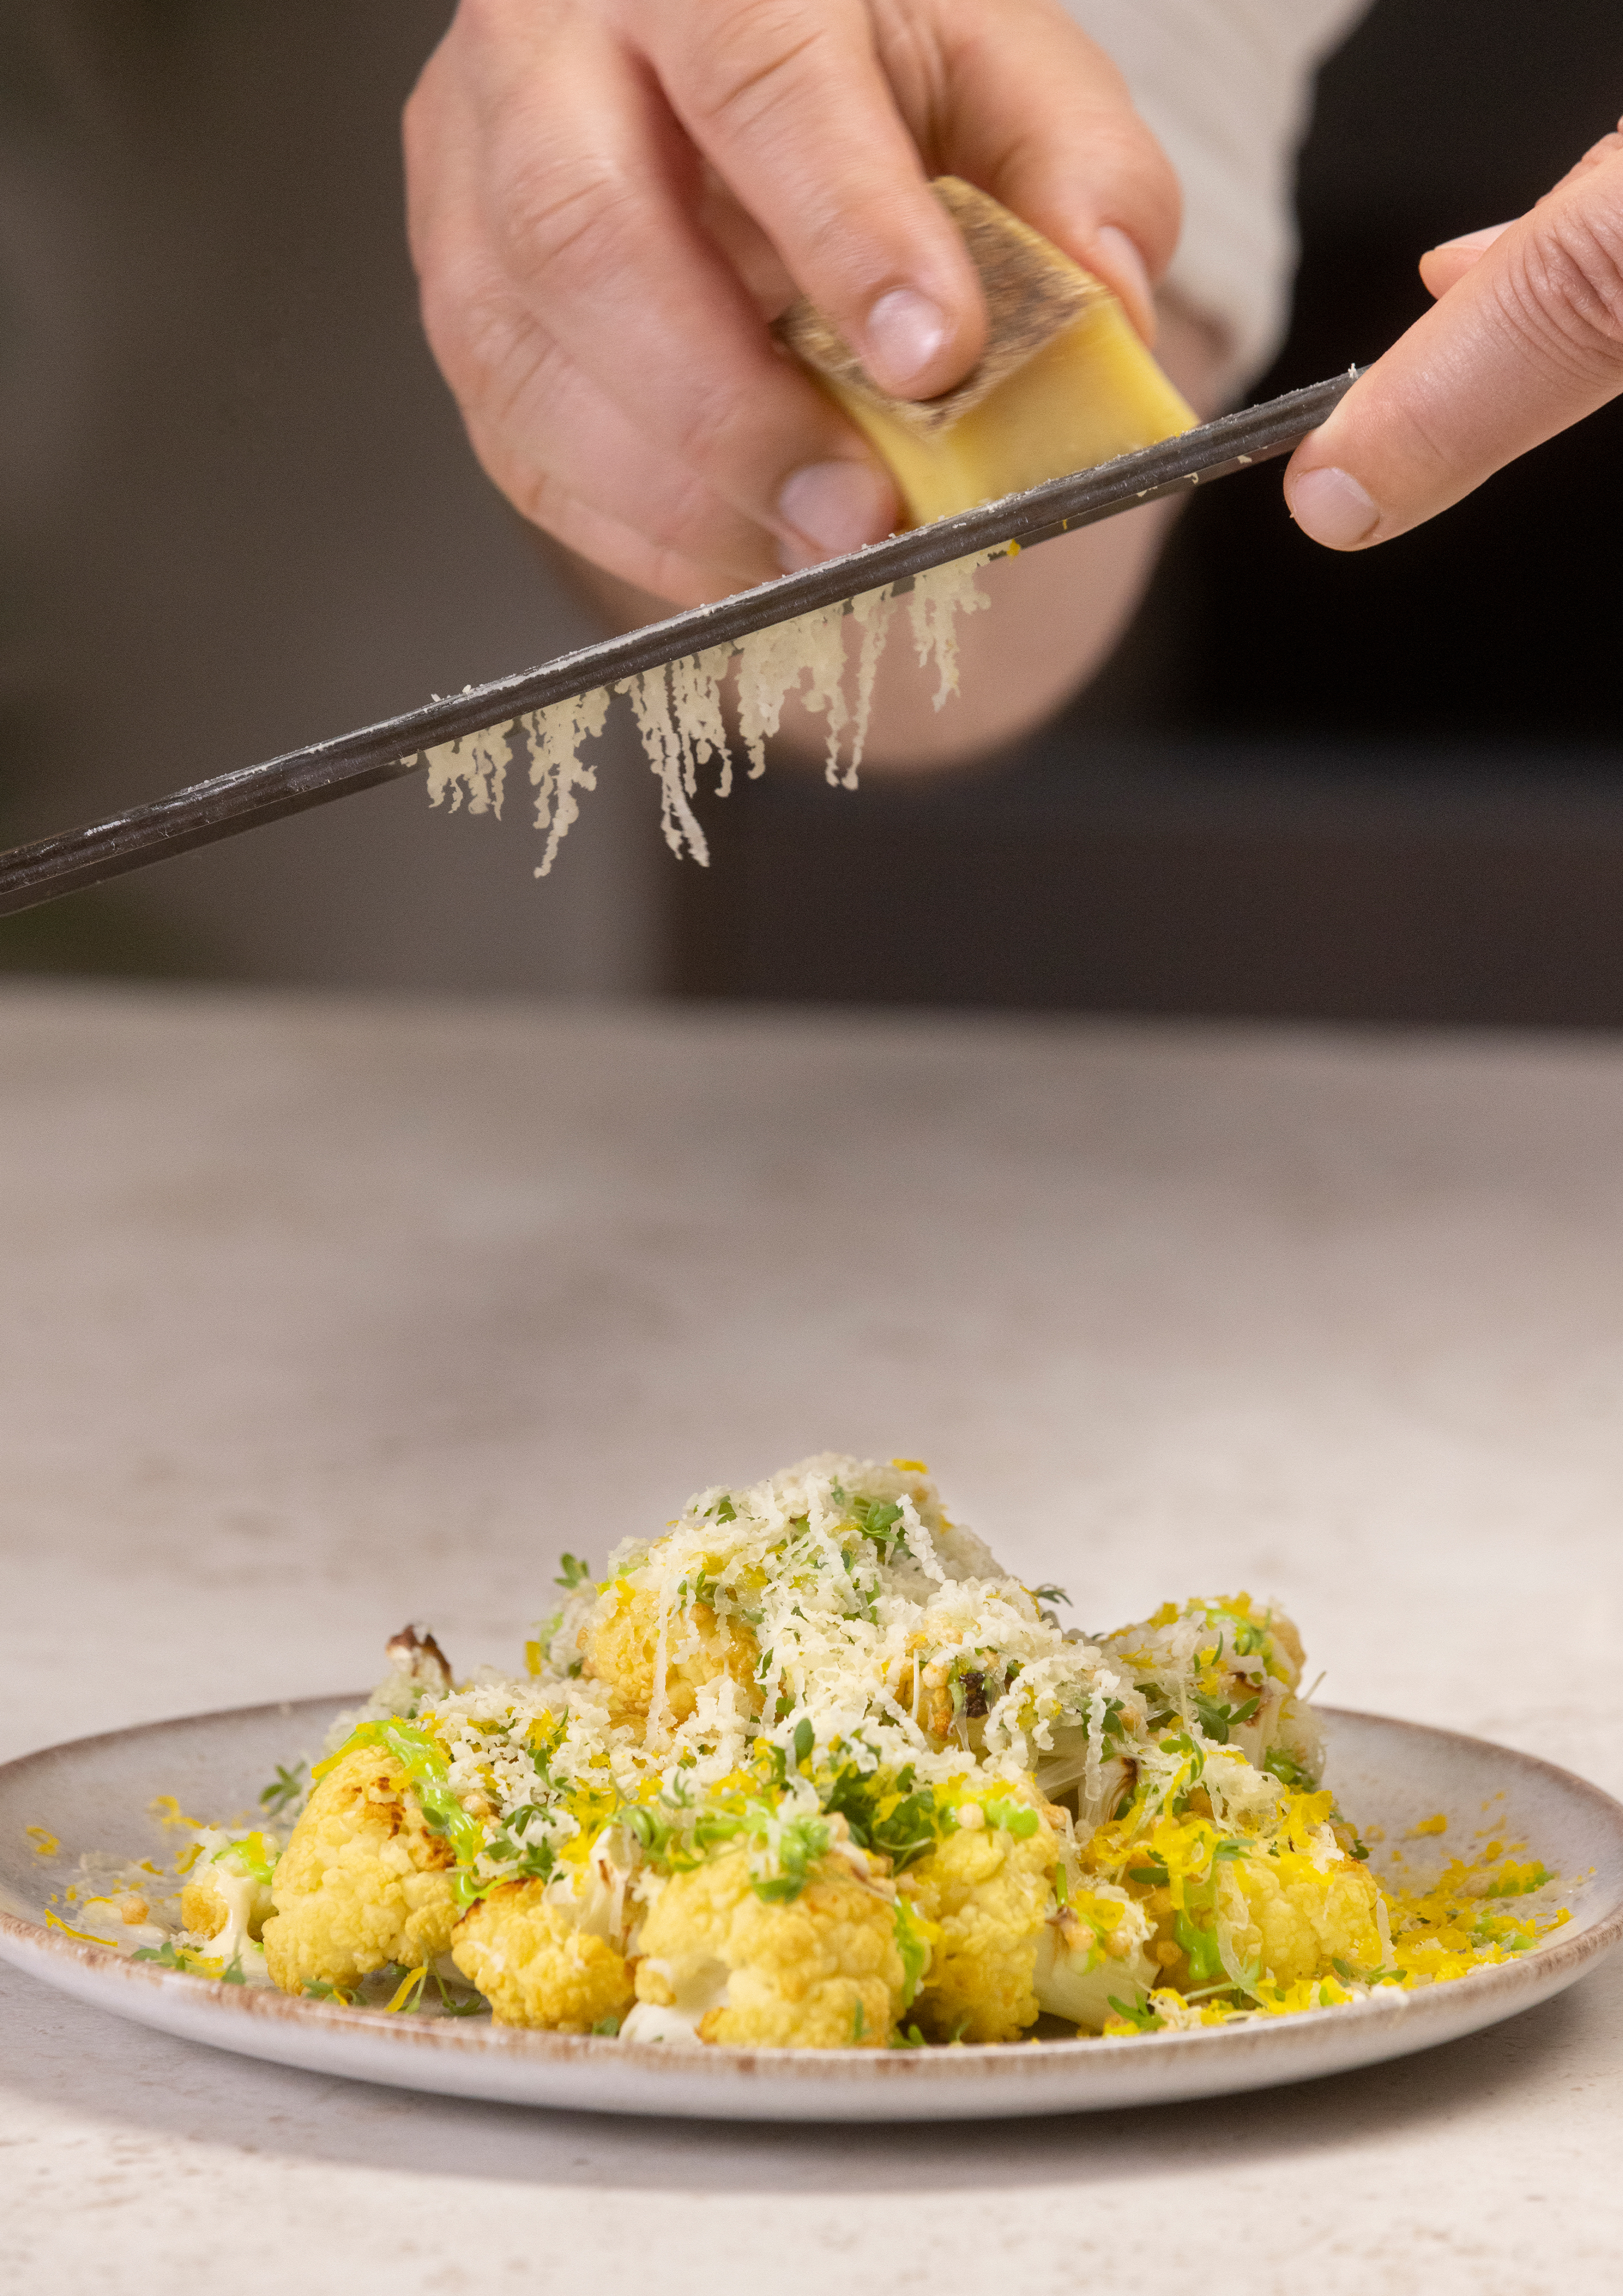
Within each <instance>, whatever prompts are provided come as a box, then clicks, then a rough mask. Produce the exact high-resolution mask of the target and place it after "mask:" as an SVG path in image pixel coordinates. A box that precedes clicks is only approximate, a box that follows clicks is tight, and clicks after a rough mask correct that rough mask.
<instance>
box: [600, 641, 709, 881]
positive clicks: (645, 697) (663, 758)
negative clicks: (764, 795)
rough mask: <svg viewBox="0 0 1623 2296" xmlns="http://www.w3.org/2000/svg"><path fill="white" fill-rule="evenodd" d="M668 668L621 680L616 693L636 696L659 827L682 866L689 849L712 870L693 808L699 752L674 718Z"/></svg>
mask: <svg viewBox="0 0 1623 2296" xmlns="http://www.w3.org/2000/svg"><path fill="white" fill-rule="evenodd" d="M669 668H670V665H669V664H668V663H667V662H660V664H659V665H658V666H657V668H653V669H645V670H643V672H642V673H641V674H640V675H639V676H636V677H627V678H622V679H621V681H620V683H619V685H617V686H616V687H615V689H614V690H615V692H616V693H628V694H629V695H630V696H631V709H632V714H633V716H634V717H635V719H636V729H637V732H638V733H639V734H641V736H642V741H643V754H644V755H645V757H646V758H647V759H648V762H649V765H650V766H651V767H652V769H653V771H654V773H655V774H656V775H658V776H659V782H660V829H661V830H662V831H663V832H664V836H665V842H666V843H667V845H668V846H669V848H670V849H671V851H672V852H673V853H674V854H675V855H676V858H677V860H678V861H679V860H680V859H681V858H682V849H683V847H684V845H685V846H686V848H687V849H688V851H689V852H690V853H691V854H692V855H693V858H694V860H695V861H697V862H698V864H699V865H700V867H701V869H708V868H709V865H710V849H709V844H708V843H707V842H706V840H705V834H704V832H703V830H702V829H701V827H700V826H699V816H698V815H697V814H696V813H695V812H694V811H693V807H692V806H691V805H690V804H689V802H688V799H690V798H693V797H696V796H697V795H698V794H699V780H698V774H697V771H696V769H695V761H694V751H693V748H692V747H691V746H690V745H689V743H688V742H684V738H683V734H682V732H681V730H680V729H679V728H678V726H677V725H676V720H675V719H674V718H673V717H672V716H671V696H670V683H669Z"/></svg>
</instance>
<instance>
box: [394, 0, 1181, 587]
mask: <svg viewBox="0 0 1623 2296" xmlns="http://www.w3.org/2000/svg"><path fill="white" fill-rule="evenodd" d="M406 161H407V179H408V190H409V198H410V220H411V233H412V245H413V252H414V258H415V261H416V264H417V267H418V271H419V275H420V277H421V281H422V304H423V315H424V320H425V324H426V326H427V329H428V333H429V338H430V343H431V344H432V346H433V348H434V351H435V354H436V356H437V357H438V358H439V363H440V365H441V366H442V367H443V369H444V370H445V373H446V375H447V379H448V381H450V384H451V387H452V389H453V390H454V391H455V394H456V397H457V398H458V400H459V402H460V404H461V406H462V410H463V415H464V418H465V420H466V422H467V425H468V429H469V432H470V435H471V439H472V441H473V445H474V447H475V449H476V451H477V452H478V454H479V455H480V460H481V462H482V463H484V465H485V468H486V470H487V471H488V472H489V474H490V476H491V477H492V478H493V479H494V480H496V484H497V485H498V486H500V487H501V488H503V490H504V492H505V493H506V494H507V495H508V496H509V497H510V498H511V499H512V502H513V503H514V504H516V505H517V507H518V508H519V509H520V510H521V512H523V513H524V515H525V516H526V517H528V518H529V519H531V520H533V521H535V522H536V523H537V525H538V526H541V527H543V528H544V529H546V530H547V531H548V532H549V533H551V534H552V535H553V536H555V537H557V538H559V539H560V540H561V541H562V542H564V543H566V544H567V545H570V547H571V548H573V549H574V550H576V551H578V552H579V553H581V554H582V555H583V556H584V557H586V559H587V560H589V561H591V562H593V563H594V565H596V566H597V567H600V568H602V569H603V570H606V571H607V572H608V573H609V574H611V575H612V576H615V577H617V578H619V579H620V580H622V581H624V582H627V583H630V584H633V585H635V586H639V587H641V588H642V589H643V590H645V591H648V592H652V593H653V594H655V595H656V596H657V597H659V598H661V599H669V600H674V601H676V602H678V603H696V602H698V601H700V600H702V599H705V598H709V597H715V596H718V595H721V594H725V593H726V592H727V591H729V590H732V589H735V588H737V587H740V586H742V585H744V584H747V583H751V582H756V581H760V580H763V579H766V578H768V577H769V576H771V575H772V574H775V573H776V572H779V571H781V570H783V568H784V567H793V566H798V565H802V564H806V563H808V562H811V561H813V560H815V559H816V558H818V557H822V556H825V555H829V554H832V553H835V552H838V551H841V550H847V549H851V548H854V547H856V546H857V545H860V544H862V543H864V542H868V541H873V540H876V539H878V538H879V537H881V536H882V535H884V534H885V533H887V532H888V531H889V530H890V529H892V528H893V527H894V526H896V525H897V524H898V523H899V522H900V521H901V520H902V518H903V516H904V509H903V504H902V503H901V501H900V500H899V499H898V492H897V489H896V487H895V485H894V484H893V482H892V480H891V479H890V477H889V474H888V472H887V471H886V470H885V468H884V466H883V465H882V463H881V462H880V461H879V460H878V459H877V458H876V457H875V455H873V452H872V451H871V449H870V447H868V445H867V444H866V443H865V439H863V437H862V435H861V434H860V432H859V431H858V430H857V429H855V428H854V427H853V426H852V424H851V423H850V422H848V421H847V420H846V419H845V417H844V415H843V414H841V412H840V409H839V408H838V406H836V405H835V404H834V403H833V402H832V400H831V398H829V397H827V396H825V395H824V392H823V391H822V390H820V389H818V388H817V387H816V384H815V383H814V382H813V381H811V380H810V378H809V377H808V376H807V374H805V373H802V372H799V371H798V370H797V368H796V367H795V366H794V365H792V364H791V362H789V361H788V360H787V359H785V358H784V357H783V355H782V353H781V351H780V350H779V349H778V348H777V347H776V346H775V343H774V341H773V339H772V335H771V332H770V323H771V322H772V321H773V320H774V319H775V318H776V317H777V316H779V315H780V314H781V313H783V311H784V310H785V309H786V308H787V307H789V306H790V305H791V303H792V302H793V301H794V299H795V297H796V294H797V291H799V293H800V294H801V295H803V296H804V297H805V298H806V299H807V300H808V301H809V302H810V303H811V304H813V305H815V306H816V308H817V309H818V310H819V311H820V312H822V313H823V314H824V315H826V316H827V318H828V320H829V321H830V322H831V323H832V325H833V327H834V328H835V329H836V330H837V331H838V332H839V334H840V336H841V337H842V338H843V339H844V340H845V342H846V343H847V344H848V346H849V347H850V348H851V349H852V350H853V351H854V352H855V354H856V355H857V357H858V359H859V360H860V362H861V365H862V367H863V369H864V371H865V373H866V375H867V377H868V378H869V379H870V380H871V381H872V382H873V384H875V385H877V386H878V387H879V389H881V390H882V391H885V392H889V393H891V394H893V395H895V396H897V397H899V398H904V399H924V398H933V397H936V396H937V395H938V394H939V393H942V392H944V391H947V390H948V389H951V388H952V387H953V386H954V385H955V384H958V383H959V382H961V381H963V378H964V377H965V376H966V375H967V374H968V373H970V371H971V368H973V367H974V365H975V364H976V362H977V360H978V358H979V357H980V354H981V351H982V348H983V347H984V342H985V334H986V325H987V315H986V309H985V304H984V300H983V298H982V295H981V292H980V285H979V283H978V280H977V276H976V272H975V269H974V266H972V265H971V261H970V259H969V256H968V254H967V252H966V250H965V247H964V243H963V238H962V237H961V236H960V234H959V232H958V231H957V229H956V228H955V225H954V223H953V222H952V220H951V219H950V217H949V216H948V215H947V212H946V211H945V210H944V209H943V207H942V205H941V204H940V202H939V201H938V200H937V199H936V198H935V197H934V196H933V195H932V193H931V192H930V183H929V178H930V176H934V175H937V174H939V173H943V172H950V173H952V174H955V175H961V176H965V177H967V178H969V179H970V180H971V181H972V182H973V183H975V184H979V185H980V186H982V187H983V188H985V189H987V190H989V191H990V192H992V193H995V194H996V197H997V198H998V199H999V200H1001V201H1003V202H1004V205H1005V206H1006V207H1008V208H1010V209H1012V210H1013V212H1014V213H1015V214H1016V215H1017V216H1019V217H1021V218H1022V219H1023V220H1024V221H1025V222H1026V223H1028V224H1029V225H1032V226H1034V227H1035V228H1036V229H1037V231H1039V232H1041V233H1042V234H1044V235H1045V237H1046V238H1047V239H1049V240H1051V241H1052V242H1054V244H1055V245H1056V246H1057V247H1058V248H1059V249H1060V250H1062V253H1063V254H1065V255H1066V256H1068V257H1070V258H1071V259H1072V260H1073V261H1074V262H1075V263H1078V264H1080V265H1081V266H1084V267H1085V268H1086V270H1087V271H1088V272H1090V273H1092V274H1094V275H1095V276H1096V277H1097V278H1098V279H1100V280H1102V281H1103V282H1104V283H1105V284H1106V285H1107V286H1108V287H1110V288H1111V289H1112V290H1113V291H1114V292H1115V293H1116V295H1117V296H1119V298H1120V300H1121V303H1122V304H1123V305H1124V306H1125V307H1126V309H1127V313H1128V315H1129V316H1130V317H1131V319H1132V321H1133V324H1134V325H1135V326H1136V327H1137V328H1138V329H1139V330H1140V331H1141V332H1143V333H1144V334H1146V335H1147V334H1148V332H1150V329H1151V327H1152V309H1151V304H1150V287H1149V283H1150V281H1151V279H1152V278H1153V277H1154V276H1155V275H1157V274H1158V273H1159V272H1160V270H1161V269H1162V268H1164V266H1165V265H1166V263H1167V262H1168V260H1169V258H1170V256H1171V253H1172V249H1173V244H1174V242H1175V240H1176V232H1177V221H1178V196H1177V190H1176V183H1175V181H1174V178H1173V176H1172V175H1171V171H1170V169H1169V168H1168V166H1167V163H1166V161H1165V160H1164V159H1163V158H1162V157H1161V155H1160V151H1159V148H1158V147H1157V146H1156V144H1155V143H1154V141H1153V139H1152V137H1151V135H1150V134H1149V131H1148V130H1147V129H1146V128H1145V127H1144V126H1143V123H1142V121H1140V120H1139V119H1138V118H1137V116H1136V114H1135V111H1133V109H1132V106H1131V103H1130V102H1129V100H1128V98H1127V91H1126V88H1125V86H1124V85H1123V83H1122V81H1121V79H1120V77H1119V74H1118V73H1117V72H1116V70H1115V69H1114V67H1113V66H1112V65H1111V62H1110V61H1109V60H1108V59H1107V58H1106V57H1105V56H1104V55H1103V54H1102V53H1101V52H1100V51H1099V50H1098V49H1097V48H1096V47H1094V45H1093V44H1092V43H1091V42H1090V41H1089V40H1088V39H1087V38H1086V37H1085V36H1084V35H1083V34H1082V33H1081V32H1080V31H1079V30H1078V29H1077V28H1076V26H1075V25H1074V24H1073V23H1072V22H1071V21H1070V19H1069V18H1068V17H1067V16H1066V15H1065V14H1064V13H1063V12H1062V10H1061V9H1060V7H1059V6H1058V5H1057V4H1056V0H777V4H775V5H773V6H771V7H766V6H763V5H760V4H758V0H546V4H545V5H537V4H536V0H462V5H461V6H460V7H459V9H458V12H457V14H456V16H455V21H453V23H452V25H451V28H450V30H449V31H448V33H447V37H446V38H445V40H444V41H443V43H442V44H441V45H440V47H439V50H438V51H437V52H436V53H435V55H434V56H433V58H432V59H431V60H430V63H429V66H428V68H427V70H425V72H424V74H423V77H422V81H421V83H420V85H419V86H418V88H417V90H416V92H415V94H414V96H413V98H412V101H411V103H410V105H409V106H408V108H407V113H406Z"/></svg>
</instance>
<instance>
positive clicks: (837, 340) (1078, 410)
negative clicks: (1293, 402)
mask: <svg viewBox="0 0 1623 2296" xmlns="http://www.w3.org/2000/svg"><path fill="white" fill-rule="evenodd" d="M931 189H932V190H933V191H934V193H935V194H936V196H937V198H938V199H939V201H941V204H942V206H943V207H945V208H946V209H947V213H948V214H949V215H950V216H951V217H953V219H954V221H955V223H956V224H957V225H958V228H959V229H960V231H962V233H963V238H964V243H965V245H966V246H967V247H968V249H969V251H970V257H971V261H972V262H973V264H974V266H975V268H976V270H977V271H978V272H979V274H980V283H981V287H982V289H983V291H984V292H985V295H986V300H987V312H988V332H987V346H986V350H985V353H984V355H983V356H982V357H981V359H980V363H979V365H977V366H976V367H975V368H974V369H973V371H972V372H971V373H970V374H968V375H966V376H965V378H964V380H963V381H962V382H961V383H959V384H957V385H956V387H955V389H952V390H948V391H945V392H943V393H942V395H941V397H940V398H927V399H909V398H891V397H890V395H889V392H888V391H883V390H881V389H879V388H878V386H877V385H876V384H875V383H873V381H871V380H870V379H869V377H868V375H867V374H866V373H865V372H864V370H863V367H862V365H861V364H860V362H859V361H858V360H857V357H855V356H854V354H853V353H852V351H851V349H850V348H849V346H848V344H847V343H846V342H845V340H844V339H843V338H842V337H841V336H840V335H839V334H837V333H836V332H835V331H834V329H833V328H832V326H831V325H830V324H829V322H828V321H827V319H825V318H824V316H823V314H822V313H821V312H820V311H818V310H816V309H815V308H814V307H813V306H812V305H811V304H809V303H807V302H806V301H804V300H802V301H800V302H798V303H796V304H794V305H793V306H792V307H791V308H790V309H789V310H788V311H786V312H785V313H784V315H783V317H782V318H781V319H780V320H779V321H778V324H777V332H778V335H779V337H780V339H781V340H783V342H784V343H786V344H787V345H788V347H789V348H790V349H791V351H792V352H793V354H794V356H795V357H797V358H798V359H799V361H800V362H801V364H802V365H804V366H805V367H807V369H808V370H809V372H810V373H811V374H812V376H813V377H814V379H815V380H816V381H817V382H818V383H819V384H820V385H821V386H822V388H823V389H824V390H825V391H827V393H828V394H829V396H830V398H832V399H833V400H834V401H835V403H836V404H837V405H838V406H840V407H841V408H842V409H843V410H844V412H845V413H846V414H848V415H849V417H850V418H851V420H852V422H855V423H856V424H857V427H858V429H859V430H863V431H865V433H866V434H867V436H868V438H869V439H871V440H872V441H873V446H874V447H875V448H876V449H877V451H878V453H879V454H880V455H881V458H882V459H883V461H884V462H885V463H886V464H887V466H888V467H889V471H890V472H891V475H892V476H893V477H894V479H895V480H896V482H897V486H898V489H899V491H900V493H901V496H902V498H903V501H904V502H905V503H906V509H907V523H908V524H909V525H912V526H922V525H924V524H926V523H927V522H928V521H930V519H934V518H947V517H948V516H950V515H951V513H952V512H955V511H960V510H970V509H972V508H973V506H974V505H975V504H977V503H983V502H991V501H995V500H996V497H997V496H999V495H1006V494H1012V493H1014V492H1015V491H1016V490H1017V489H1018V488H1022V487H1035V486H1037V485H1040V483H1041V482H1042V481H1043V480H1045V479H1057V478H1062V477H1063V476H1064V475H1065V473H1066V472H1067V471H1082V470H1088V469H1091V467H1092V466H1093V465H1094V463H1107V462H1109V461H1110V460H1111V456H1112V455H1125V454H1127V453H1129V452H1130V451H1131V450H1132V449H1133V448H1134V447H1151V446H1153V445H1154V444H1155V443H1156V441H1157V440H1158V439H1170V438H1173V437H1175V436H1176V434H1177V433H1178V432H1179V431H1181V430H1193V427H1194V425H1195V423H1196V422H1197V421H1198V419H1199V418H1198V417H1197V415H1196V414H1195V413H1194V411H1193V408H1192V407H1191V406H1188V405H1187V404H1186V403H1185V401H1184V399H1183V398H1181V397H1180V396H1179V394H1178V393H1177V392H1176V390H1174V389H1173V388H1172V385H1171V384H1170V383H1169V382H1168V380H1167V378H1166V376H1165V375H1164V374H1163V373H1161V371H1160V367H1158V366H1157V365H1156V364H1155V361H1154V360H1153V359H1152V357H1151V356H1150V354H1149V352H1148V351H1147V350H1146V349H1145V348H1144V347H1143V343H1142V342H1141V341H1140V340H1139V338H1138V336H1137V334H1136V333H1135V332H1134V329H1133V326H1132V324H1131V322H1130V321H1129V320H1128V318H1127V314H1126V312H1125V311H1124V310H1123V309H1122V307H1121V305H1120V303H1119V301H1118V300H1117V299H1116V297H1115V296H1114V295H1113V294H1112V293H1111V291H1110V289H1109V288H1108V287H1107V286H1105V284H1104V283H1103V282H1102V280H1099V279H1095V278H1094V275H1093V274H1092V273H1091V272H1088V271H1084V270H1083V269H1082V267H1081V266H1080V265H1079V264H1076V263H1073V262H1071V260H1070V258H1069V256H1064V255H1062V254H1061V253H1060V250H1059V249H1058V248H1057V247H1054V246H1053V245H1052V243H1051V242H1049V241H1047V240H1045V238H1044V237H1043V236H1042V234H1041V233H1040V232H1035V231H1033V230H1031V229H1030V228H1029V225H1026V224H1023V223H1021V221H1020V219H1019V217H1016V216H1012V215H1011V214H1010V213H1009V210H1008V209H1006V208H1004V207H1000V206H999V204H998V202H997V201H996V200H995V199H992V198H989V197H988V194H987V193H985V192H978V191H977V190H976V189H975V188H974V186H973V185H972V184H966V183H963V182H961V181H960V180H959V178H958V177H957V176H938V177H937V179H936V181H935V183H934V184H932V185H931Z"/></svg>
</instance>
